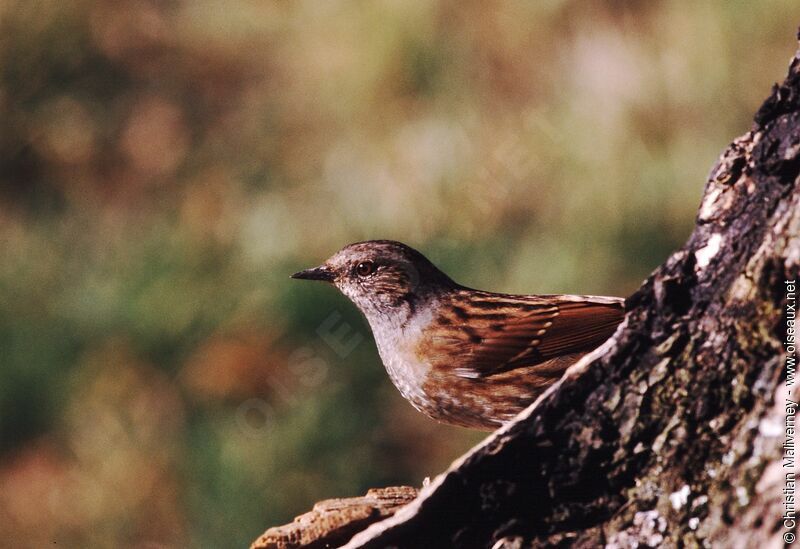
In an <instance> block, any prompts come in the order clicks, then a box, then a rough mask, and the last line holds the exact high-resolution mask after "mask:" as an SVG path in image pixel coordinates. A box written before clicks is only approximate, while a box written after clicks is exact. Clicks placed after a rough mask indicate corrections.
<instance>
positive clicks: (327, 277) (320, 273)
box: [292, 265, 333, 282]
mask: <svg viewBox="0 0 800 549" xmlns="http://www.w3.org/2000/svg"><path fill="white" fill-rule="evenodd" d="M292 278H300V279H302V280H323V281H325V282H333V271H332V270H331V268H330V267H328V266H327V265H321V266H319V267H315V268H313V269H306V270H305V271H300V272H299V273H294V274H293V275H292Z"/></svg>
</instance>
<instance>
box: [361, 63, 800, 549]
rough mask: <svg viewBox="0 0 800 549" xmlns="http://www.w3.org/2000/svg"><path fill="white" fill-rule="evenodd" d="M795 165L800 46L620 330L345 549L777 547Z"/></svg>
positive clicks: (799, 196) (796, 219)
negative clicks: (685, 237)
mask: <svg viewBox="0 0 800 549" xmlns="http://www.w3.org/2000/svg"><path fill="white" fill-rule="evenodd" d="M799 173H800V52H799V53H798V55H797V56H796V57H795V58H794V59H793V61H792V64H791V67H790V71H789V75H788V77H787V78H786V81H785V82H784V83H783V84H782V85H780V86H776V87H775V88H774V89H773V92H772V95H771V96H770V97H769V99H768V100H767V101H766V102H765V103H764V105H763V106H762V108H761V109H760V110H759V111H758V113H757V115H756V117H755V122H754V124H753V127H752V129H751V131H749V132H748V133H746V134H745V135H743V136H741V137H740V138H738V139H736V140H735V141H734V142H733V143H732V144H731V145H730V146H729V147H728V149H727V150H726V151H725V152H724V153H723V154H722V156H721V157H720V160H719V161H718V163H717V165H716V166H714V168H713V169H712V170H711V174H710V176H709V180H708V182H707V184H706V188H705V193H704V197H703V201H702V204H701V206H700V210H699V212H698V216H697V223H696V227H695V230H694V232H693V234H692V236H691V237H690V238H689V241H688V242H687V243H686V245H685V246H684V247H683V248H682V249H681V250H679V251H677V252H676V253H674V254H673V255H672V256H671V257H670V258H669V259H668V260H667V261H666V263H665V264H664V265H662V266H661V267H660V268H659V269H658V270H656V271H655V272H654V273H653V274H652V275H651V276H650V278H649V279H648V280H647V281H646V282H645V283H644V285H643V286H642V287H641V288H640V289H639V291H638V292H636V294H634V295H633V296H632V297H631V298H630V299H629V303H628V314H627V317H626V320H625V322H624V323H623V324H622V326H621V327H620V328H619V330H618V331H617V333H616V334H615V335H614V337H612V338H611V339H610V340H609V341H608V342H607V343H606V344H604V345H603V346H602V347H601V348H600V349H598V350H597V351H595V352H593V353H591V354H590V355H588V356H586V357H584V359H583V360H581V361H580V362H579V363H578V364H576V365H575V366H573V367H572V368H570V370H569V371H568V372H567V374H566V376H565V377H564V379H562V381H561V382H560V383H558V384H557V385H555V386H554V387H552V388H551V390H549V391H548V392H547V393H546V394H545V395H543V396H542V397H541V398H540V399H539V400H538V402H537V403H536V404H534V405H533V406H531V408H529V409H528V410H527V411H526V412H524V413H523V414H522V415H521V416H520V417H519V418H517V420H515V421H514V422H513V423H512V424H510V425H508V426H506V427H505V428H503V429H501V430H500V431H498V432H496V433H494V434H493V435H491V436H490V437H489V438H488V439H487V440H486V441H484V442H483V443H482V444H480V445H479V446H478V447H476V448H474V449H473V450H472V451H471V452H470V453H469V454H467V455H466V456H464V457H463V458H462V459H461V460H459V462H457V463H456V464H454V466H453V467H451V469H450V470H449V471H447V472H446V473H444V474H443V475H440V476H439V477H437V479H435V481H434V482H433V483H432V484H431V485H430V486H428V487H427V488H425V489H424V490H423V491H422V492H421V494H420V496H419V497H418V498H417V499H416V500H415V501H414V502H413V503H411V504H409V505H407V506H406V507H404V508H403V509H401V510H400V511H399V512H398V513H397V514H395V515H394V516H393V517H391V518H389V519H387V520H384V521H381V522H379V523H376V524H373V525H372V526H370V527H369V528H367V529H366V530H365V531H363V532H361V533H359V534H358V535H356V536H355V537H354V538H353V539H352V540H351V541H350V543H349V544H348V545H347V547H370V548H372V547H387V546H396V547H409V548H419V547H492V546H493V545H495V546H497V547H523V546H524V547H530V546H533V547H543V546H553V545H555V546H578V547H595V546H598V545H600V546H602V545H606V546H610V547H633V546H637V544H638V546H639V547H641V546H667V547H670V546H672V547H677V546H680V547H683V546H687V547H698V546H714V547H758V546H762V545H765V546H770V547H781V546H782V545H783V541H782V537H781V536H782V524H781V515H782V514H783V496H782V492H781V490H782V488H783V479H784V473H785V469H782V467H781V456H782V455H783V449H782V444H783V438H782V437H783V427H784V405H785V399H786V395H787V392H786V391H787V386H786V385H787V384H786V383H785V370H784V368H783V367H782V366H783V360H784V359H785V355H784V346H783V341H784V338H785V328H786V322H785V314H786V308H785V304H786V303H785V301H786V291H785V287H784V280H786V279H796V278H797V277H798V274H800V272H799V271H800V188H798V174H799ZM795 392H796V391H795ZM792 398H793V399H794V400H797V399H796V396H795V395H794V394H793V395H792Z"/></svg>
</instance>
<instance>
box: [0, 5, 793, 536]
mask: <svg viewBox="0 0 800 549" xmlns="http://www.w3.org/2000/svg"><path fill="white" fill-rule="evenodd" d="M798 24H800V4H798V3H797V2H796V1H794V0H766V1H764V2H761V3H760V4H759V5H758V7H757V8H756V7H754V6H753V5H751V4H749V3H743V2H723V1H721V0H720V1H716V2H702V3H701V2H679V1H664V2H620V1H617V0H614V1H612V0H608V1H591V2H578V1H577V0H571V1H570V0H547V1H541V2H524V1H509V2H502V3H499V2H498V3H495V2H423V1H409V0H403V1H399V0H396V1H381V2H345V1H333V0H325V1H321V2H311V1H297V2H277V1H275V2H265V1H260V0H235V1H234V0H231V1H228V2H224V3H223V2H212V1H191V2H190V1H181V0H169V1H167V0H165V1H129V2H117V1H112V0H108V1H91V2H90V1H80V0H74V1H70V2H62V1H59V0H50V1H38V0H36V1H34V0H26V1H9V0H0V257H1V258H2V261H0V539H2V540H4V541H3V543H6V542H8V543H9V545H10V546H15V547H23V546H43V545H46V544H47V545H49V544H51V543H55V542H57V543H58V545H60V546H66V547H78V546H81V547H100V546H141V545H145V544H147V545H148V546H167V547H171V546H174V547H177V546H187V545H188V546H197V547H221V546H225V547H232V546H242V545H245V544H247V543H249V542H250V541H251V540H252V539H254V538H255V537H257V536H258V535H259V534H260V533H261V532H262V531H263V530H264V529H265V528H266V527H268V526H270V525H274V524H277V523H282V522H286V521H288V520H291V518H292V517H293V516H294V515H295V514H298V513H300V512H303V511H305V510H307V509H308V508H309V507H310V505H311V504H312V503H313V502H314V501H316V500H319V499H321V498H326V497H335V496H349V495H357V494H361V493H363V492H364V491H365V490H366V489H367V488H369V487H372V486H382V485H388V484H395V483H403V484H412V485H419V484H420V483H421V481H422V479H423V478H424V477H425V476H427V475H431V476H432V475H434V474H436V473H438V472H440V471H441V470H443V469H444V468H445V467H446V466H447V465H448V464H449V463H450V461H452V460H453V459H455V458H456V457H458V456H459V454H460V453H462V452H463V451H465V450H466V449H467V448H469V447H470V445H472V444H473V443H475V442H476V441H478V440H480V439H481V435H480V434H476V433H472V432H470V431H466V430H462V429H458V428H454V427H446V426H439V425H437V424H435V423H433V422H432V421H430V420H428V419H427V418H425V417H423V416H422V415H421V414H418V413H417V412H416V411H414V410H413V409H412V408H411V407H410V405H408V404H406V403H405V402H404V401H403V400H402V399H401V397H400V396H399V395H398V394H397V392H396V391H395V389H394V388H393V387H392V386H391V384H390V382H389V380H388V378H387V376H386V374H385V372H384V371H383V368H382V367H381V365H380V362H379V360H378V357H377V353H376V351H375V348H374V344H373V343H372V340H371V336H370V334H369V331H368V329H367V326H366V324H365V322H364V321H363V320H362V319H361V318H360V317H359V315H358V314H357V312H356V310H355V308H354V307H352V306H351V305H350V304H348V303H347V302H346V300H345V299H344V298H343V297H341V296H339V295H338V294H337V293H336V292H335V291H334V290H333V289H332V288H329V287H326V286H324V285H321V284H317V285H315V284H311V283H301V282H297V281H291V280H290V279H289V278H288V275H289V274H290V273H292V272H294V271H295V270H298V269H300V268H303V267H309V266H313V265H316V264H318V263H319V262H321V261H322V260H323V259H325V258H327V257H328V256H329V255H330V254H332V253H333V252H335V251H336V250H337V249H339V248H340V247H342V246H343V245H345V244H347V243H349V242H353V241H357V240H363V239H369V238H393V239H397V240H402V241H404V242H406V243H408V244H410V245H412V246H414V247H416V248H418V249H420V250H421V251H423V253H425V254H426V255H428V256H429V257H430V258H431V259H432V260H433V261H434V262H436V263H438V264H440V265H441V266H442V267H443V269H444V270H445V271H446V272H448V273H450V274H451V275H452V276H453V277H454V278H455V279H456V280H458V281H459V282H461V283H463V284H466V285H469V286H473V287H479V288H484V289H491V290H496V291H505V292H516V293H534V292H540V293H561V292H564V293H566V292H575V293H594V294H611V295H628V294H630V293H632V292H633V291H634V290H636V288H637V287H638V285H639V284H640V283H641V281H642V280H643V279H644V278H645V277H646V276H647V275H648V273H649V272H650V271H651V270H652V269H653V268H654V267H656V266H657V265H658V264H659V263H660V262H662V261H663V260H664V259H665V258H666V256H667V255H668V254H669V253H670V252H671V251H672V250H674V249H675V248H676V247H678V246H680V245H681V244H682V243H683V241H684V240H685V239H686V237H687V236H688V234H689V233H690V231H691V229H692V226H693V219H694V213H695V209H696V207H697V205H698V202H699V198H700V195H701V191H702V187H703V182H704V179H705V176H706V174H707V173H708V171H709V170H710V168H711V166H712V164H713V163H714V161H715V160H716V158H717V156H718V155H719V153H720V152H721V151H722V150H723V149H724V148H725V146H726V145H727V144H728V143H729V142H730V141H731V140H732V139H733V138H734V137H736V136H738V135H740V134H742V133H744V132H745V131H747V130H748V128H749V126H750V121H751V117H752V114H753V113H754V112H755V111H756V109H757V108H758V107H759V105H760V103H761V101H762V100H763V99H764V98H766V96H767V95H768V93H769V89H770V86H771V85H772V83H773V82H774V81H777V80H781V79H782V78H783V75H784V73H785V70H786V66H787V62H788V60H789V59H790V57H791V55H792V54H793V52H794V50H795V46H796V44H795V34H796V29H797V26H798ZM153 544H156V545H153Z"/></svg>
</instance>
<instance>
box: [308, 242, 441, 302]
mask: <svg viewBox="0 0 800 549" xmlns="http://www.w3.org/2000/svg"><path fill="white" fill-rule="evenodd" d="M292 278H300V279H305V280H323V281H326V282H330V283H332V284H333V285H334V286H336V287H337V288H338V289H339V291H341V292H342V293H343V294H344V295H346V296H347V297H348V298H350V300H351V301H352V302H353V303H354V304H355V305H356V306H357V307H358V308H359V309H360V310H361V311H362V312H363V313H364V314H365V315H366V316H367V317H368V318H371V317H372V316H373V315H375V314H378V315H380V316H386V315H389V314H392V311H393V310H396V309H400V308H403V309H405V308H407V307H410V308H411V311H412V312H413V309H414V307H415V306H416V304H417V303H419V302H420V301H424V300H425V299H427V298H429V297H431V296H433V295H437V294H438V293H439V292H441V291H444V290H447V289H450V288H453V287H454V286H455V283H454V282H453V281H452V280H451V279H450V278H449V277H448V276H447V275H445V274H444V273H443V272H441V271H440V270H439V269H437V268H436V266H435V265H434V264H433V263H431V262H430V261H428V259H427V258H426V257H425V256H424V255H422V254H421V253H419V252H418V251H416V250H415V249H413V248H411V247H409V246H406V245H405V244H402V243H400V242H395V241H392V240H368V241H366V242H357V243H355V244H350V245H348V246H345V247H344V248H342V249H341V250H339V251H338V252H336V253H335V254H333V256H331V257H330V258H329V259H328V260H327V261H326V262H325V263H323V264H322V265H320V266H319V267H316V268H313V269H306V270H305V271H300V272H299V273H295V274H293V275H292ZM406 306H407V307H406Z"/></svg>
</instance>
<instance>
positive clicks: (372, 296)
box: [291, 240, 625, 431]
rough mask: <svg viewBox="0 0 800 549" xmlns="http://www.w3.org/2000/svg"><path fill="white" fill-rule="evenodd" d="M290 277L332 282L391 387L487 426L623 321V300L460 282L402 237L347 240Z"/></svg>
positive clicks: (436, 410)
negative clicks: (364, 328)
mask: <svg viewBox="0 0 800 549" xmlns="http://www.w3.org/2000/svg"><path fill="white" fill-rule="evenodd" d="M291 277H292V278H296V279H304V280H318V281H324V282H328V283H331V284H333V285H334V286H335V287H336V288H337V289H338V290H339V291H340V292H341V293H342V294H344V295H345V296H346V297H347V298H349V299H350V301H352V302H353V304H355V306H356V307H357V308H358V309H359V310H360V311H361V313H363V315H364V316H365V317H366V320H367V322H368V324H369V326H370V329H371V331H372V334H373V337H374V340H375V344H376V346H377V348H378V354H379V355H380V358H381V361H382V362H383V364H384V366H385V368H386V371H387V372H388V374H389V377H390V378H391V380H392V382H393V383H394V385H395V386H396V387H397V389H398V390H399V391H400V393H401V394H402V396H403V397H405V399H406V400H408V401H409V402H410V403H411V404H412V405H413V406H414V407H415V408H416V409H417V410H419V411H420V412H422V413H424V414H425V415H427V416H429V417H430V418H432V419H434V420H437V421H439V422H441V423H447V424H451V425H458V426H461V427H467V428H471V429H478V430H484V431H491V430H494V429H496V428H498V427H500V426H502V425H504V424H505V423H507V422H508V421H510V420H511V419H513V418H514V417H515V416H516V415H517V414H519V412H521V411H522V410H524V409H525V408H527V406H528V405H529V404H531V403H532V402H533V401H534V400H536V398H537V397H538V396H539V395H540V394H542V393H543V392H544V391H545V389H547V388H548V387H549V386H550V385H552V384H553V383H555V382H556V381H558V379H560V378H561V376H562V374H563V373H564V371H565V370H566V369H567V368H568V367H569V366H570V365H572V364H574V363H575V362H577V360H578V359H580V357H582V356H583V355H585V354H586V353H588V352H590V351H592V350H593V349H595V348H597V347H598V346H599V345H600V344H602V343H603V342H604V341H605V340H607V339H608V338H609V337H610V336H611V335H612V334H613V333H614V331H615V330H616V328H617V326H618V325H619V324H620V323H621V322H622V320H623V318H624V315H625V300H624V299H623V298H619V297H605V296H591V295H559V294H552V295H513V294H504V293H494V292H486V291H481V290H475V289H472V288H468V287H466V286H462V285H460V284H458V283H456V282H454V281H453V280H452V279H451V278H450V277H449V276H447V275H446V274H445V273H443V272H442V271H441V270H439V269H438V268H437V267H436V266H435V265H434V264H433V263H431V262H430V261H429V260H428V259H427V258H426V257H425V256H424V255H422V254H421V253H420V252H418V251H417V250H415V249H413V248H411V247H410V246H407V245H405V244H403V243H401V242H396V241H392V240H369V241H364V242H356V243H353V244H349V245H347V246H345V247H344V248H342V249H341V250H339V251H338V252H336V253H335V254H334V255H333V256H331V257H330V258H329V259H328V260H326V261H325V262H324V263H323V264H322V265H320V266H319V267H315V268H311V269H306V270H303V271H300V272H297V273H295V274H293V275H291Z"/></svg>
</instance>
